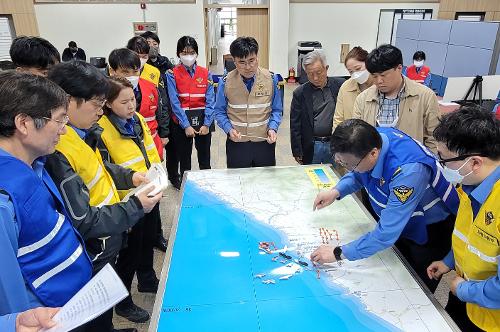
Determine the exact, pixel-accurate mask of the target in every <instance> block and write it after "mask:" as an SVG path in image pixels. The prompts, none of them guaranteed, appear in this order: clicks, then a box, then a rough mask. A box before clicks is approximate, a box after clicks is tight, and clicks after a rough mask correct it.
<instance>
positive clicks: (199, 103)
mask: <svg viewBox="0 0 500 332" xmlns="http://www.w3.org/2000/svg"><path fill="white" fill-rule="evenodd" d="M173 73H174V78H175V84H176V86H177V94H178V96H179V101H180V103H181V107H182V109H183V110H184V112H186V116H187V118H188V120H189V123H190V124H191V126H192V127H193V128H195V129H197V128H200V127H201V126H202V125H203V119H204V115H205V105H206V99H205V96H206V93H207V89H208V70H207V69H206V68H204V67H201V66H196V69H195V71H194V76H193V77H191V75H189V73H188V71H187V70H186V67H184V66H183V65H182V64H179V65H177V66H175V67H174V69H173ZM172 120H173V121H174V122H175V123H177V124H179V119H177V117H176V116H175V114H173V113H172Z"/></svg>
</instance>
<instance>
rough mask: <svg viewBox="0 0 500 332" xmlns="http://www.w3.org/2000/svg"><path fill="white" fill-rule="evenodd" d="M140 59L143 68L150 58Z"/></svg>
mask: <svg viewBox="0 0 500 332" xmlns="http://www.w3.org/2000/svg"><path fill="white" fill-rule="evenodd" d="M140 60H141V69H142V67H144V65H145V64H146V62H148V59H143V58H140Z"/></svg>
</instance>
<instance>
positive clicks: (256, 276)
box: [255, 273, 266, 279]
mask: <svg viewBox="0 0 500 332" xmlns="http://www.w3.org/2000/svg"><path fill="white" fill-rule="evenodd" d="M265 276H266V274H265V273H259V274H256V275H255V278H260V279H262V278H264V277H265Z"/></svg>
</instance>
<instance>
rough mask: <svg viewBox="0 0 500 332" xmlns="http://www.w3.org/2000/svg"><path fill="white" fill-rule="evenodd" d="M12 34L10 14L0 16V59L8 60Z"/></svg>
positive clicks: (13, 34)
mask: <svg viewBox="0 0 500 332" xmlns="http://www.w3.org/2000/svg"><path fill="white" fill-rule="evenodd" d="M14 36H15V33H14V29H13V25H12V18H11V16H10V15H8V16H7V15H5V16H4V15H2V16H0V61H10V55H9V50H10V45H11V44H12V39H13V37H14Z"/></svg>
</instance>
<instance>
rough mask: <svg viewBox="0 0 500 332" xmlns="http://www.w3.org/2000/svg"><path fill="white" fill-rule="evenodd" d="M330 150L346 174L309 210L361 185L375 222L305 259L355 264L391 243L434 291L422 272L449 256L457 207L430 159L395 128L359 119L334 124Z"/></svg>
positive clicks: (452, 191)
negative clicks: (346, 240)
mask: <svg viewBox="0 0 500 332" xmlns="http://www.w3.org/2000/svg"><path fill="white" fill-rule="evenodd" d="M331 150H332V152H333V153H334V156H335V160H336V162H338V163H339V164H340V165H342V166H344V167H345V168H346V169H347V170H349V173H347V174H346V175H345V176H343V177H342V178H341V179H340V181H339V183H338V184H337V185H336V186H335V187H334V188H333V189H332V190H329V191H325V192H321V193H319V194H318V196H317V197H316V199H315V200H314V206H313V209H322V208H324V207H326V206H328V205H330V204H332V203H333V202H334V201H335V200H336V199H342V198H343V197H345V196H347V195H349V194H352V193H354V192H356V191H358V190H360V189H361V188H363V187H364V188H365V189H366V190H367V192H368V196H369V197H370V203H371V205H372V207H373V209H374V211H375V213H376V214H377V216H378V224H377V225H376V227H375V229H373V230H372V231H371V232H368V233H366V234H365V235H363V236H361V237H360V238H359V239H357V240H355V241H352V242H350V243H347V244H345V245H342V246H338V247H335V248H334V247H332V246H330V245H322V246H320V247H319V248H317V249H316V250H315V251H314V252H313V253H312V254H311V260H312V261H313V262H316V263H319V264H323V263H331V262H334V261H339V260H341V259H343V258H345V259H348V260H351V261H352V260H358V259H362V258H366V257H370V256H372V255H374V254H376V253H377V252H379V251H382V250H384V249H386V248H388V247H390V246H392V245H393V244H396V247H397V248H398V249H399V250H400V251H401V253H402V254H403V255H404V256H405V258H406V259H407V260H408V262H409V263H410V265H411V266H412V267H413V269H415V271H416V272H417V274H418V275H419V276H420V278H421V279H422V280H423V281H424V282H425V283H426V284H427V286H428V287H429V289H430V290H431V291H434V290H435V289H436V287H437V284H438V282H437V280H429V278H428V277H426V268H427V266H428V265H429V264H430V263H431V262H432V261H434V260H436V258H437V260H438V259H440V258H442V257H444V255H446V254H447V253H448V252H449V250H450V248H451V241H450V238H451V233H452V230H453V225H454V220H455V216H454V215H453V214H455V213H456V211H457V208H458V196H457V193H456V191H455V188H454V187H453V186H452V185H451V184H450V183H449V182H448V181H446V179H445V177H444V176H443V173H442V168H441V167H440V166H439V163H438V162H437V159H436V157H435V156H434V155H433V154H432V153H431V152H429V150H427V149H426V148H425V147H424V146H422V145H421V144H419V143H418V142H417V141H415V140H413V139H412V138H411V137H409V136H408V135H406V134H404V133H403V132H401V131H399V130H397V129H394V128H374V127H373V126H371V125H369V124H368V123H366V122H364V121H363V120H359V119H352V120H347V121H344V122H342V123H341V124H340V125H339V126H337V128H336V129H335V131H334V132H333V136H332V140H331Z"/></svg>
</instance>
